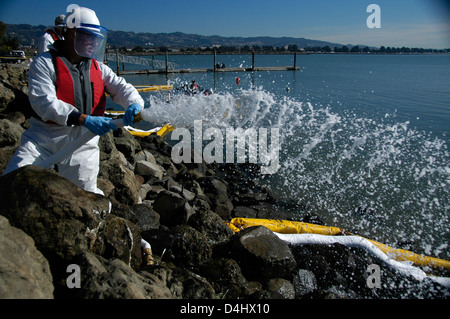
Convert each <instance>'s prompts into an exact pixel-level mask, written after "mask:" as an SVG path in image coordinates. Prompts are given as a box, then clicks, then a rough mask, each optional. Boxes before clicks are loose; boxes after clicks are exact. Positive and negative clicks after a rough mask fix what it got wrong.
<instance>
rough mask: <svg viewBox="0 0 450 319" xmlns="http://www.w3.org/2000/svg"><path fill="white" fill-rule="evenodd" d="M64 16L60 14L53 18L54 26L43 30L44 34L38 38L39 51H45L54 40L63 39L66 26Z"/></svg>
mask: <svg viewBox="0 0 450 319" xmlns="http://www.w3.org/2000/svg"><path fill="white" fill-rule="evenodd" d="M65 18H66V16H65V15H63V14H61V15H59V16H57V17H56V18H55V26H54V27H50V28H48V29H47V30H45V33H44V35H43V36H42V37H41V39H40V40H39V53H43V52H47V51H48V50H49V47H48V46H49V45H51V44H53V42H55V41H56V40H62V39H64V37H63V33H64V28H65V27H66V23H65Z"/></svg>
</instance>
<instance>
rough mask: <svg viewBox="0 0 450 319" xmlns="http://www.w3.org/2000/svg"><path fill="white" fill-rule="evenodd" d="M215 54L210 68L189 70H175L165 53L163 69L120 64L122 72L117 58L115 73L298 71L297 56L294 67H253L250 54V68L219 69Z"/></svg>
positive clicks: (253, 61)
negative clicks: (136, 67) (129, 68)
mask: <svg viewBox="0 0 450 319" xmlns="http://www.w3.org/2000/svg"><path fill="white" fill-rule="evenodd" d="M216 61H217V59H216V53H215V52H214V64H213V67H212V68H198V69H194V68H192V69H191V68H189V69H176V68H174V67H173V64H172V65H171V64H170V63H169V57H168V53H166V59H165V63H164V61H159V62H163V64H164V65H165V67H162V68H159V69H155V68H152V69H146V70H130V71H125V70H124V64H123V63H122V70H120V69H119V58H117V70H116V73H117V74H118V75H119V74H120V75H127V74H130V75H132V74H169V73H207V72H214V73H221V72H260V71H298V70H300V68H299V67H298V66H297V54H296V53H294V65H293V66H268V67H255V53H254V52H253V54H252V66H251V67H237V68H220V67H217V62H216Z"/></svg>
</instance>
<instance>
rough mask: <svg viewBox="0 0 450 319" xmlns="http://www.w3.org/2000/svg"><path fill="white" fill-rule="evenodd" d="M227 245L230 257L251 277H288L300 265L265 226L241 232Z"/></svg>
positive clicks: (283, 243) (264, 278)
mask: <svg viewBox="0 0 450 319" xmlns="http://www.w3.org/2000/svg"><path fill="white" fill-rule="evenodd" d="M228 245H229V247H228V250H229V252H230V256H231V257H232V258H233V259H235V260H236V261H237V262H238V264H239V266H240V267H241V268H242V271H243V273H244V275H245V277H246V278H247V279H249V280H256V281H265V280H268V279H271V278H286V279H288V278H289V277H290V276H291V273H292V271H293V270H294V269H295V267H296V266H297V263H296V261H295V258H294V256H293V255H292V252H291V250H290V249H289V247H288V245H287V244H286V243H285V242H284V241H282V240H281V239H279V238H278V237H277V236H276V235H275V234H274V233H273V232H272V231H270V230H269V229H267V228H266V227H263V226H257V227H249V228H246V229H244V230H242V231H240V232H239V233H237V234H235V235H233V237H231V239H230V242H229V244H228Z"/></svg>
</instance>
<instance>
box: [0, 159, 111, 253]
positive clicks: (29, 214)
mask: <svg viewBox="0 0 450 319" xmlns="http://www.w3.org/2000/svg"><path fill="white" fill-rule="evenodd" d="M0 202H1V203H2V206H1V208H0V213H1V214H2V215H4V216H6V217H7V218H8V219H9V221H10V223H11V225H13V226H15V227H18V228H20V229H22V230H23V231H25V232H26V233H27V234H28V235H30V236H31V237H33V239H34V241H35V243H36V247H37V248H38V249H39V250H40V251H41V252H43V253H44V255H46V252H51V253H52V254H55V255H57V256H59V257H60V258H62V259H65V260H70V259H72V258H73V257H74V256H75V255H77V254H79V253H80V252H82V251H86V250H88V249H89V248H90V247H92V246H93V244H94V242H92V241H91V240H90V236H87V235H88V234H91V233H92V232H93V231H94V230H96V229H98V228H99V226H100V225H101V223H102V222H103V217H102V215H103V214H104V213H105V212H108V210H109V203H108V200H107V199H106V198H105V197H103V196H101V195H98V194H94V193H90V192H86V191H84V190H82V189H81V188H79V187H77V186H76V185H75V184H73V183H71V182H70V181H68V180H67V179H65V178H63V177H61V176H60V175H58V174H57V173H55V172H53V171H51V170H46V169H43V168H40V167H37V166H25V167H22V168H19V169H17V170H15V171H13V172H11V173H9V174H7V175H4V176H2V177H0ZM91 238H92V237H91ZM92 239H94V241H95V238H92Z"/></svg>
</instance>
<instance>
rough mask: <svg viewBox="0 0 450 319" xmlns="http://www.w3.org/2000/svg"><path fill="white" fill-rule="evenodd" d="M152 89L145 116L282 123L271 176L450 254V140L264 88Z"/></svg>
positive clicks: (420, 246)
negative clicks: (276, 166) (179, 91)
mask: <svg viewBox="0 0 450 319" xmlns="http://www.w3.org/2000/svg"><path fill="white" fill-rule="evenodd" d="M168 99H169V98H168V97H167V96H161V95H160V96H151V97H150V98H149V102H150V108H148V109H145V111H144V112H143V117H144V119H145V120H147V121H152V122H156V123H162V122H170V123H171V124H173V125H175V126H177V127H185V128H192V126H193V123H194V120H199V119H201V120H203V125H204V127H205V128H207V127H215V128H219V129H225V128H226V127H230V126H231V127H233V128H243V129H247V128H250V127H255V128H261V127H265V128H273V127H276V128H279V129H280V135H281V136H280V137H281V140H280V145H281V149H280V163H281V168H280V170H279V171H278V173H277V174H275V175H273V176H271V177H270V179H269V180H267V182H268V183H271V184H272V186H273V189H274V190H275V192H277V191H278V194H277V195H278V196H279V197H281V198H285V199H289V200H294V201H297V202H298V203H302V204H304V205H305V206H306V207H308V208H307V209H308V210H310V211H312V212H315V213H317V214H318V215H319V216H321V217H322V218H323V219H324V220H325V221H326V223H328V224H330V225H334V226H337V227H341V228H345V229H347V230H349V231H352V232H354V233H357V234H360V235H363V236H367V237H369V238H372V239H375V240H378V241H381V242H384V243H386V244H392V245H396V244H398V243H399V242H403V243H402V244H403V245H405V244H409V246H411V247H408V246H406V247H405V246H404V248H407V249H412V250H414V251H417V252H422V253H425V254H428V255H433V256H436V257H439V258H446V259H448V257H449V256H450V251H449V246H448V244H447V243H448V242H449V239H450V235H449V227H448V225H449V222H450V218H449V207H450V202H449V199H450V196H449V195H450V194H449V193H450V187H449V186H450V164H449V163H450V161H449V158H450V156H449V152H448V147H447V144H446V142H445V141H443V140H441V139H439V138H434V137H432V136H431V134H427V133H426V132H421V131H417V130H415V129H414V128H411V127H410V123H409V122H407V121H405V122H399V121H398V120H397V119H396V116H395V114H386V115H385V116H384V117H382V118H368V117H362V116H360V115H357V114H355V113H353V112H351V111H342V112H339V113H337V112H336V111H333V110H331V109H329V108H327V107H324V106H321V105H319V106H317V105H313V104H312V103H310V102H303V101H297V100H295V99H293V98H290V97H286V96H282V97H277V96H275V95H274V94H272V93H269V92H267V91H265V90H263V89H262V88H253V89H239V90H234V92H233V93H231V92H230V91H227V90H226V91H224V92H220V93H216V94H213V95H209V96H205V95H195V96H186V95H183V94H175V95H174V96H170V100H169V101H167V100H168Z"/></svg>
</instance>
